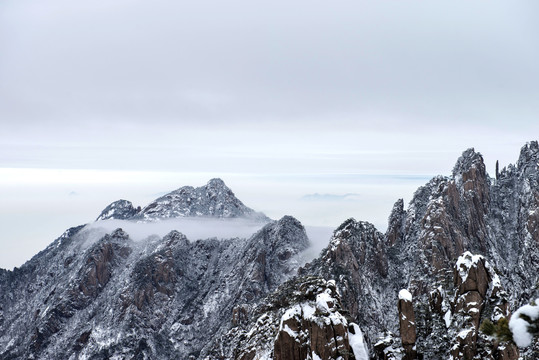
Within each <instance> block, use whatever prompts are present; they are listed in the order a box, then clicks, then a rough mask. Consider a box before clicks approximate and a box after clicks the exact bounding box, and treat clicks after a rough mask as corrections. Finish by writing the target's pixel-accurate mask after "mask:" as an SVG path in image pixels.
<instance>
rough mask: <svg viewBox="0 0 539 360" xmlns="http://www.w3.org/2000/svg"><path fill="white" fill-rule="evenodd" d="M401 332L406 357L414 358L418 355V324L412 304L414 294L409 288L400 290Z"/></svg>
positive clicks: (409, 359)
mask: <svg viewBox="0 0 539 360" xmlns="http://www.w3.org/2000/svg"><path fill="white" fill-rule="evenodd" d="M397 307H398V309H399V332H400V336H401V341H402V347H403V348H404V359H405V360H412V359H415V358H416V356H417V353H416V349H415V342H416V334H415V331H416V326H415V314H414V306H413V304H412V294H410V292H409V291H408V290H405V289H402V290H401V291H399V302H398V305H397Z"/></svg>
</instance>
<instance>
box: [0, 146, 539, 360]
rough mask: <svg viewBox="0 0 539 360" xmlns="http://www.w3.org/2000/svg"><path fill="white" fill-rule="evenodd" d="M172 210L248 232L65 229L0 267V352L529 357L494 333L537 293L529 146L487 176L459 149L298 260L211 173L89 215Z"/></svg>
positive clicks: (275, 225)
mask: <svg viewBox="0 0 539 360" xmlns="http://www.w3.org/2000/svg"><path fill="white" fill-rule="evenodd" d="M177 217H194V218H197V217H201V218H218V219H223V221H226V219H228V218H240V219H241V218H248V219H250V220H254V221H259V222H260V226H261V228H260V230H258V231H257V232H256V233H254V234H253V235H251V236H250V237H247V238H232V239H217V238H212V239H202V240H200V239H188V238H187V237H186V236H185V235H183V234H182V233H181V229H177V230H178V231H172V232H170V233H168V234H167V235H166V236H153V237H149V238H148V239H145V240H137V241H135V240H134V239H133V238H132V236H130V234H128V233H127V232H126V231H124V230H121V229H117V230H114V231H112V232H109V233H107V234H101V233H99V237H98V238H96V234H97V233H96V230H95V228H94V227H92V226H79V227H75V228H72V229H69V230H68V231H66V232H65V233H64V235H62V236H61V237H60V238H58V239H57V240H55V241H54V242H53V243H52V244H51V245H50V246H49V247H47V248H46V249H45V250H43V251H42V252H40V253H39V254H37V255H36V256H35V257H34V258H33V259H32V260H30V261H29V262H27V263H26V264H24V265H23V266H22V267H21V268H20V269H15V270H14V271H7V270H0V359H32V358H34V359H38V358H39V359H41V358H46V359H49V358H50V359H110V358H116V359H125V358H128V359H243V360H253V359H279V360H286V359H311V360H314V359H339V358H340V359H367V358H373V359H415V358H418V359H421V358H423V359H517V358H519V356H527V358H528V359H532V358H539V343H538V342H537V341H536V342H535V343H534V344H532V345H531V346H529V347H527V348H521V349H519V348H517V346H516V345H515V344H514V343H513V342H512V341H511V332H510V331H509V329H508V327H507V322H508V320H509V318H510V317H511V313H512V312H514V311H515V310H516V309H517V308H518V307H520V306H522V305H524V304H527V303H529V302H530V301H532V300H534V299H536V298H539V285H538V284H539V146H538V143H537V142H530V143H528V144H526V145H525V146H524V147H523V148H522V150H521V153H520V157H519V159H518V161H517V163H516V165H510V166H508V167H507V168H505V169H503V170H502V171H501V172H500V173H499V174H496V177H495V178H491V177H490V176H489V175H488V174H487V173H486V169H485V165H484V163H483V159H482V156H481V155H480V154H479V153H478V152H476V151H475V150H474V149H468V150H466V151H465V152H464V153H463V154H462V156H461V157H460V158H459V159H458V160H457V163H456V165H455V167H454V169H453V172H452V174H451V176H448V177H444V176H438V177H435V178H433V179H432V180H431V181H429V182H428V183H427V184H426V185H425V186H423V187H421V188H419V189H418V190H417V191H416V193H415V194H414V197H413V199H412V201H411V202H410V204H408V206H407V208H405V206H404V202H403V201H402V200H398V201H397V202H396V203H395V206H394V207H393V210H392V212H391V214H390V216H389V224H388V229H387V231H386V233H385V234H384V233H381V232H379V231H378V230H377V229H376V228H375V227H374V226H373V225H372V224H369V223H366V222H362V221H356V220H354V219H348V220H346V221H345V222H344V223H343V224H342V225H340V226H339V227H338V228H337V229H336V230H335V232H334V234H333V236H332V238H331V239H328V246H327V247H326V248H325V249H324V250H323V251H322V252H321V254H320V255H319V256H318V257H317V258H315V259H314V260H312V261H310V262H309V263H307V264H303V263H301V259H302V256H301V254H302V253H303V252H304V251H305V250H308V248H309V246H310V243H309V239H308V238H307V235H306V232H305V229H304V228H303V226H302V225H301V224H300V223H299V221H297V220H296V219H294V218H293V217H290V216H286V217H284V218H282V219H280V220H278V221H272V220H270V219H268V218H267V217H266V216H265V215H263V214H260V213H256V212H255V211H254V210H252V209H250V208H247V207H246V206H245V205H243V203H241V201H239V200H238V199H237V198H236V197H235V196H234V194H233V193H232V191H231V190H230V189H228V188H227V187H226V185H225V184H224V183H223V182H222V181H221V180H219V179H213V180H211V181H210V182H209V183H208V184H207V185H206V186H203V187H200V188H196V189H195V188H192V187H183V188H180V189H178V190H176V191H173V192H171V193H170V194H167V195H165V196H163V197H161V198H159V199H157V200H155V201H154V202H152V203H151V204H149V205H148V206H146V207H145V208H142V209H141V208H135V207H134V206H133V205H132V204H131V203H130V202H128V201H125V200H120V201H118V202H115V203H113V204H111V205H109V206H108V207H107V208H106V209H105V210H104V211H103V213H102V214H101V215H100V216H99V217H98V219H97V220H98V221H107V219H119V220H125V221H130V222H142V223H146V222H148V223H151V222H156V221H157V222H159V221H162V220H164V219H170V218H177ZM480 328H481V330H480ZM489 329H490V330H489Z"/></svg>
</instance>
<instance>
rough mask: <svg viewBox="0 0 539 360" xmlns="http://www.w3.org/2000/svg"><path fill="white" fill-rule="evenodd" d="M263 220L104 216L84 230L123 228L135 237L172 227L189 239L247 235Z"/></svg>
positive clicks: (154, 233) (260, 226) (253, 231)
mask: <svg viewBox="0 0 539 360" xmlns="http://www.w3.org/2000/svg"><path fill="white" fill-rule="evenodd" d="M264 225H265V224H264V223H261V222H255V221H252V220H247V219H201V218H196V219H193V218H175V219H170V220H163V221H157V222H134V221H129V220H104V221H98V222H95V223H92V224H89V225H88V226H87V227H86V229H87V230H98V231H97V232H98V233H102V234H103V235H104V234H105V233H110V232H112V231H114V230H116V229H117V228H122V229H123V230H124V231H125V232H126V233H128V234H129V237H130V238H131V239H133V240H134V241H142V240H145V239H148V238H149V237H153V236H158V237H163V236H165V235H167V234H168V233H169V232H171V231H172V230H177V231H179V232H181V233H182V234H184V235H185V236H187V238H188V239H189V240H191V241H195V240H199V239H209V238H218V239H231V238H248V237H250V236H251V235H253V234H254V233H255V232H257V231H258V230H260V229H261V228H262V227H263V226H264Z"/></svg>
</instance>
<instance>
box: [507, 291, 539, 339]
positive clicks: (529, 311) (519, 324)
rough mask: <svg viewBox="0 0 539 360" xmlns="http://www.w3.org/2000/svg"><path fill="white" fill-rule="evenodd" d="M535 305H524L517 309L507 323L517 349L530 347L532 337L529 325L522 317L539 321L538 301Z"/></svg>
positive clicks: (538, 300)
mask: <svg viewBox="0 0 539 360" xmlns="http://www.w3.org/2000/svg"><path fill="white" fill-rule="evenodd" d="M535 303H536V305H524V306H522V307H521V308H519V309H518V310H517V311H516V312H515V313H514V314H513V316H512V317H511V321H509V329H510V330H511V332H512V333H513V340H514V341H515V343H516V344H517V345H518V347H521V348H523V347H528V346H530V345H531V343H532V340H533V335H532V334H531V333H530V332H529V328H528V327H529V326H530V323H529V322H528V321H526V319H524V318H523V317H522V315H524V316H526V317H528V318H529V319H530V320H531V321H537V320H539V299H537V300H536V301H535Z"/></svg>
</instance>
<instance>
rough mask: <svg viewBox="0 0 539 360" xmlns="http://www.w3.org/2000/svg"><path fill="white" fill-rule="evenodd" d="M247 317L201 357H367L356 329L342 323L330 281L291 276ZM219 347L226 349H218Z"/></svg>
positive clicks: (246, 359)
mask: <svg viewBox="0 0 539 360" xmlns="http://www.w3.org/2000/svg"><path fill="white" fill-rule="evenodd" d="M252 313H253V316H252V319H253V320H252V321H251V322H249V323H248V324H246V325H245V326H238V327H234V328H232V329H231V330H230V331H229V332H228V333H227V334H225V335H224V336H223V337H222V338H220V339H218V340H217V341H216V345H215V346H214V348H213V349H211V351H210V352H209V353H208V355H207V357H206V358H207V359H215V358H235V359H244V360H252V359H278V360H307V359H322V360H329V359H343V360H345V359H357V360H367V359H368V353H367V349H366V347H365V344H364V339H363V334H362V332H361V329H360V328H359V326H358V325H356V324H354V323H351V322H350V321H349V320H348V319H347V315H346V314H347V313H346V311H345V310H343V309H342V305H341V303H340V299H339V294H338V293H337V291H336V286H335V282H333V281H325V280H324V279H322V278H320V277H316V276H307V277H296V278H294V279H293V280H290V281H287V282H285V283H284V284H283V285H281V286H280V287H279V288H278V289H277V290H276V291H275V292H273V293H271V294H270V295H269V296H268V297H267V298H265V299H264V300H263V301H261V303H260V304H259V305H258V306H257V307H256V308H254V309H253V311H252ZM222 343H229V344H230V346H229V347H228V348H225V349H223V347H222V346H218V345H217V344H222ZM227 349H228V350H227ZM223 350H225V351H223ZM227 351H228V352H227Z"/></svg>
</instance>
